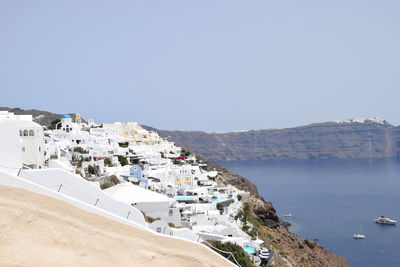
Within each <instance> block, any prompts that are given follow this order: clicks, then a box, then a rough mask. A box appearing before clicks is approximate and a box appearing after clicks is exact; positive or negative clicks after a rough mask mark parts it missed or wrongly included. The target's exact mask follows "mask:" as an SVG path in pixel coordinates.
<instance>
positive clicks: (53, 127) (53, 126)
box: [48, 119, 61, 130]
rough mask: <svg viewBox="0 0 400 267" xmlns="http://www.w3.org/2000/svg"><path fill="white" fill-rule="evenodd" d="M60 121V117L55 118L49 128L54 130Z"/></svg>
mask: <svg viewBox="0 0 400 267" xmlns="http://www.w3.org/2000/svg"><path fill="white" fill-rule="evenodd" d="M59 122H61V120H60V119H55V120H53V121H52V122H51V123H50V125H49V127H48V128H49V130H54V129H55V128H56V125H57V123H59Z"/></svg>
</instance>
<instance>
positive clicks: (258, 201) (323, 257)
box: [203, 158, 348, 267]
mask: <svg viewBox="0 0 400 267" xmlns="http://www.w3.org/2000/svg"><path fill="white" fill-rule="evenodd" d="M203 160H204V161H206V162H207V160H205V159H204V158H203ZM207 164H208V168H209V170H214V169H215V170H217V171H218V176H217V177H216V181H217V182H218V183H220V184H222V185H226V184H231V185H234V186H235V187H237V188H239V189H241V190H245V191H248V192H250V200H249V203H250V207H251V210H252V215H253V216H254V219H255V221H254V220H252V221H251V223H253V224H254V225H258V227H257V232H258V238H259V239H262V240H264V242H265V245H266V246H267V247H269V248H272V249H273V250H274V252H275V256H274V261H275V266H279V267H284V266H304V267H305V266H307V267H308V266H313V267H325V266H330V267H345V266H348V263H347V261H346V260H345V259H344V258H342V257H340V256H338V255H336V254H334V253H332V252H330V251H327V250H325V249H324V247H322V246H321V245H320V244H318V243H316V242H312V241H309V240H307V239H304V238H301V237H299V236H297V235H296V234H293V233H291V232H289V231H288V229H287V225H288V224H287V223H286V222H284V221H283V220H281V219H280V218H278V216H277V215H276V211H275V208H274V207H273V205H272V203H271V202H267V201H265V200H264V199H263V198H262V197H261V196H260V195H259V194H258V189H257V187H256V186H255V185H254V184H253V183H251V182H250V181H249V180H247V179H246V178H244V177H242V176H240V175H238V174H236V173H234V172H232V171H230V170H228V169H226V168H224V167H222V166H220V165H217V164H214V163H212V162H207Z"/></svg>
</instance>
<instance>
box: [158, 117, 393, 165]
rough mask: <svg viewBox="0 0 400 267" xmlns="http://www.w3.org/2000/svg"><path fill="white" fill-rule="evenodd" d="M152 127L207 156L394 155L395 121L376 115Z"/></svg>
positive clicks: (330, 157)
mask: <svg viewBox="0 0 400 267" xmlns="http://www.w3.org/2000/svg"><path fill="white" fill-rule="evenodd" d="M157 132H158V133H159V134H160V136H162V137H164V138H167V139H168V140H171V141H173V142H175V143H176V144H177V145H179V146H182V147H184V148H186V149H189V150H191V151H193V152H195V153H198V154H201V155H203V156H205V157H206V158H208V159H209V160H213V161H215V160H280V159H346V158H387V157H399V156H400V127H394V126H393V125H391V124H389V123H387V122H386V121H383V120H377V119H364V120H351V121H339V122H325V123H315V124H311V125H307V126H301V127H294V128H286V129H272V130H250V131H242V132H229V133H207V132H200V131H164V130H157Z"/></svg>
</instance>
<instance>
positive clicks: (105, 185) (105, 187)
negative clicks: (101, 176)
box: [100, 181, 113, 190]
mask: <svg viewBox="0 0 400 267" xmlns="http://www.w3.org/2000/svg"><path fill="white" fill-rule="evenodd" d="M111 186H113V184H112V183H111V182H109V181H107V182H104V183H102V184H100V188H101V190H104V189H107V188H109V187H111Z"/></svg>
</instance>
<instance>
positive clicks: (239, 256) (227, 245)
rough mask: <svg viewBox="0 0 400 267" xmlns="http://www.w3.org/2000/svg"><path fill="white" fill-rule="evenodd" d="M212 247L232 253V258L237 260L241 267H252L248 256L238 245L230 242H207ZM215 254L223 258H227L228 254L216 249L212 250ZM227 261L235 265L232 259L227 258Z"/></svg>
mask: <svg viewBox="0 0 400 267" xmlns="http://www.w3.org/2000/svg"><path fill="white" fill-rule="evenodd" d="M208 242H209V243H210V244H211V245H212V246H213V247H215V248H217V249H220V250H223V251H227V252H232V254H233V256H234V257H235V259H236V260H237V262H238V263H239V265H240V266H242V267H253V266H254V265H253V262H252V261H251V259H250V257H249V255H248V254H247V253H246V252H245V251H244V250H243V248H242V247H241V246H239V245H236V244H234V243H232V242H224V243H222V242H220V241H208ZM214 250H215V251H216V252H218V253H219V254H221V255H222V256H224V257H225V258H228V257H229V254H227V253H223V252H220V251H218V250H216V249H214ZM229 260H230V261H231V262H233V263H234V264H236V262H235V261H234V260H233V259H232V257H229Z"/></svg>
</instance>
